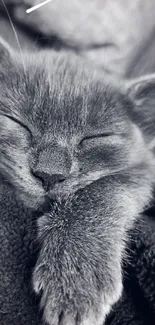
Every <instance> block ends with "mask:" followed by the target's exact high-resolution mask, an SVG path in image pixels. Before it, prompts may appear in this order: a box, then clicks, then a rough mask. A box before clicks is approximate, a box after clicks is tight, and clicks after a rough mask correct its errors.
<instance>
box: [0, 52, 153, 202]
mask: <svg viewBox="0 0 155 325" xmlns="http://www.w3.org/2000/svg"><path fill="white" fill-rule="evenodd" d="M18 61H19V57H18V58H17V57H16V59H13V58H9V61H8V60H7V63H6V61H5V64H4V65H3V69H2V72H1V74H0V93H1V95H0V114H1V120H0V124H1V131H0V132H1V140H0V157H1V158H0V167H1V171H2V173H3V174H4V175H5V176H6V177H7V179H8V180H9V181H10V182H11V183H12V184H13V186H14V188H15V189H16V191H17V195H18V196H20V197H21V198H22V199H23V200H24V202H25V204H27V205H30V206H31V205H32V204H33V205H36V206H37V205H38V204H42V203H43V202H44V201H45V200H46V198H52V199H54V200H60V199H61V198H67V197H68V196H69V195H72V194H74V193H76V192H77V191H78V190H80V189H84V188H86V187H88V186H89V187H90V186H91V184H93V186H94V184H95V186H99V184H100V180H101V179H102V178H103V177H105V176H108V175H112V174H119V173H122V171H128V173H129V171H130V172H131V171H132V168H133V169H134V168H136V167H137V166H139V168H140V166H141V165H142V166H143V165H145V171H146V174H147V173H148V170H149V168H150V166H147V164H148V161H147V159H146V154H148V151H147V148H146V146H145V143H144V139H143V136H142V133H141V131H140V129H139V127H138V126H137V125H136V124H134V123H133V122H132V121H131V119H130V112H131V110H132V109H133V104H132V102H131V101H130V100H129V99H128V98H127V96H125V95H123V94H121V93H120V91H119V90H117V87H116V86H112V85H111V84H108V82H107V81H106V77H105V76H104V75H103V76H102V75H100V74H99V72H98V76H97V73H95V72H94V73H93V72H91V71H88V70H89V67H85V66H84V64H83V63H81V62H80V60H79V59H77V58H74V57H72V56H67V55H65V54H62V55H60V56H58V54H51V53H50V52H44V54H42V55H39V54H38V55H35V57H31V60H30V59H29V58H27V59H25V63H26V67H25V68H26V74H24V70H23V67H22V63H21V62H20V61H19V62H18ZM8 72H9V73H8ZM139 182H141V179H140V180H139ZM98 195H99V194H98ZM100 195H101V196H103V192H100Z"/></svg>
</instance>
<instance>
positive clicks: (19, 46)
mask: <svg viewBox="0 0 155 325" xmlns="http://www.w3.org/2000/svg"><path fill="white" fill-rule="evenodd" d="M1 2H2V4H3V6H4V9H5V11H6V14H7V16H8V18H9V21H10V25H11V27H12V30H13V33H14V35H15V39H16V41H17V45H18V48H19V52H20V55H21V59H22V64H23V69H24V73H25V76H26V67H25V62H24V55H23V51H22V48H21V45H20V42H19V38H18V35H17V32H16V29H15V27H14V24H13V21H12V19H11V17H10V14H9V12H8V9H7V7H6V5H5V3H4V0H1Z"/></svg>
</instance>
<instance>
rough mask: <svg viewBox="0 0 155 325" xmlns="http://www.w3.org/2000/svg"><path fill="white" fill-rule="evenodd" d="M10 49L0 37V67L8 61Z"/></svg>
mask: <svg viewBox="0 0 155 325" xmlns="http://www.w3.org/2000/svg"><path fill="white" fill-rule="evenodd" d="M11 54H12V49H11V47H10V46H9V44H8V43H7V42H6V41H5V40H3V39H2V38H1V37H0V65H1V64H2V63H4V62H5V63H7V62H8V61H10V58H11Z"/></svg>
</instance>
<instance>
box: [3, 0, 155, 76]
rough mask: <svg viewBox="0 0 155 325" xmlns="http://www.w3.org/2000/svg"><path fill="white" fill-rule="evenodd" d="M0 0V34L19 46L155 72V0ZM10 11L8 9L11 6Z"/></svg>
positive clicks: (122, 69) (119, 69)
mask: <svg viewBox="0 0 155 325" xmlns="http://www.w3.org/2000/svg"><path fill="white" fill-rule="evenodd" d="M40 2H42V1H40V0H0V35H1V36H3V37H4V38H5V39H6V40H7V41H9V42H10V43H12V45H13V46H14V47H17V42H16V39H15V35H14V33H13V29H12V26H11V23H10V21H9V17H8V13H9V15H10V16H11V19H12V22H13V25H14V28H15V30H16V32H17V35H18V37H19V41H20V44H21V46H22V47H25V48H26V49H32V50H37V49H39V48H41V47H53V48H55V49H56V50H57V51H59V50H61V49H62V48H66V49H68V50H70V51H76V52H78V53H79V55H82V56H85V57H87V58H88V59H89V60H91V61H92V63H93V64H95V65H98V66H100V67H101V68H104V69H106V70H107V71H108V72H109V73H114V74H117V75H120V76H123V77H128V78H131V77H138V76H141V75H144V74H147V73H150V72H155V0H65V1H64V0H51V1H50V2H49V3H48V4H45V5H44V6H42V7H41V8H40V9H37V10H35V11H33V12H32V13H30V14H27V13H26V9H28V8H30V7H32V6H34V5H36V4H38V3H40ZM7 11H8V12H7Z"/></svg>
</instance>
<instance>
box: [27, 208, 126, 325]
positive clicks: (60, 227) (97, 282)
mask: <svg viewBox="0 0 155 325" xmlns="http://www.w3.org/2000/svg"><path fill="white" fill-rule="evenodd" d="M98 226H99V225H97V224H94V225H90V224H89V222H88V223H87V221H86V220H85V223H84V224H83V225H80V223H79V224H78V223H77V224H76V226H75V227H74V226H71V225H68V226H67V220H60V219H59V217H56V216H55V218H53V215H50V214H48V215H46V216H45V217H42V218H41V219H40V220H39V227H40V230H41V231H40V243H41V251H40V256H39V258H38V262H37V265H36V267H35V270H34V274H33V286H34V290H35V292H36V293H41V294H42V298H41V307H42V308H43V310H44V319H45V320H46V322H47V323H48V324H50V325H60V324H61V325H103V323H104V321H105V318H106V315H107V314H108V313H109V311H110V310H111V307H112V306H113V304H114V303H116V302H117V301H118V299H119V298H120V296H121V292H122V274H121V255H122V250H123V244H122V243H121V240H120V235H121V234H120V229H117V228H115V229H113V231H114V233H113V240H112V239H111V238H109V233H108V229H107V235H106V233H105V236H103V231H102V229H101V227H98Z"/></svg>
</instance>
